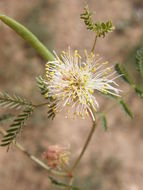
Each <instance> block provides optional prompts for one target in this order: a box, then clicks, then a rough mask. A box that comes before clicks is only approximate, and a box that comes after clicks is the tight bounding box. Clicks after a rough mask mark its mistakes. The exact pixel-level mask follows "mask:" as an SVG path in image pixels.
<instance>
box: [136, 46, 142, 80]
mask: <svg viewBox="0 0 143 190" xmlns="http://www.w3.org/2000/svg"><path fill="white" fill-rule="evenodd" d="M136 61H137V66H138V70H139V72H140V74H141V77H142V78H143V48H141V49H139V50H138V51H137V54H136Z"/></svg>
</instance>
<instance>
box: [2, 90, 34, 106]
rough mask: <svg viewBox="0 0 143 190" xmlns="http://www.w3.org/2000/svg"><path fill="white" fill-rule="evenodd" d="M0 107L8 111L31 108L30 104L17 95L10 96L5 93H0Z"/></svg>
mask: <svg viewBox="0 0 143 190" xmlns="http://www.w3.org/2000/svg"><path fill="white" fill-rule="evenodd" d="M0 106H2V107H4V108H9V109H20V108H21V107H23V106H32V103H31V102H30V101H27V100H26V99H24V98H22V97H20V96H18V95H14V96H11V95H9V94H8V93H6V92H5V93H2V92H0Z"/></svg>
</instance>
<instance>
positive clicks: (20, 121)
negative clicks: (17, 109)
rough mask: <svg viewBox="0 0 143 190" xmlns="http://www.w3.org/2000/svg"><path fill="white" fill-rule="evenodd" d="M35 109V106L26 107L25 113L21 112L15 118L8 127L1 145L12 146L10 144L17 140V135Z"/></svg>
mask: <svg viewBox="0 0 143 190" xmlns="http://www.w3.org/2000/svg"><path fill="white" fill-rule="evenodd" d="M33 109H34V108H33V107H28V108H26V109H25V110H24V111H23V113H21V114H19V115H18V116H17V118H16V119H14V121H13V123H12V124H11V125H10V127H9V129H7V131H6V135H4V137H3V139H2V142H1V146H10V144H11V143H12V142H13V141H14V140H16V137H17V135H18V134H19V133H20V131H21V129H22V128H23V127H24V125H25V122H26V121H27V119H28V118H29V117H30V116H31V115H32V113H33Z"/></svg>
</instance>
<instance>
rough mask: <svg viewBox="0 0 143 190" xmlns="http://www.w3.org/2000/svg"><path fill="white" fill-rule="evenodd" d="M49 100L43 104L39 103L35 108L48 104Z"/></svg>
mask: <svg viewBox="0 0 143 190" xmlns="http://www.w3.org/2000/svg"><path fill="white" fill-rule="evenodd" d="M48 104H49V102H44V103H41V104H37V105H34V107H35V108H39V107H43V106H46V105H48Z"/></svg>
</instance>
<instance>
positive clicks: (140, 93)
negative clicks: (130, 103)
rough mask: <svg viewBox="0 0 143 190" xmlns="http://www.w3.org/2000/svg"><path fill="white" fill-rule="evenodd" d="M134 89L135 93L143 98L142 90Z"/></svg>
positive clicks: (136, 87)
mask: <svg viewBox="0 0 143 190" xmlns="http://www.w3.org/2000/svg"><path fill="white" fill-rule="evenodd" d="M134 89H135V92H136V93H137V94H138V95H139V96H140V97H141V98H143V89H141V88H140V87H139V86H135V87H134Z"/></svg>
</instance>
